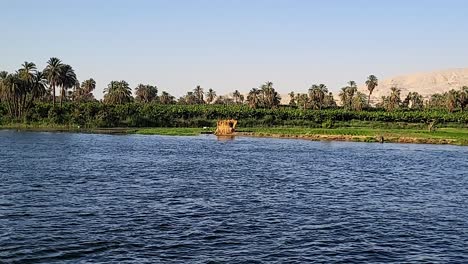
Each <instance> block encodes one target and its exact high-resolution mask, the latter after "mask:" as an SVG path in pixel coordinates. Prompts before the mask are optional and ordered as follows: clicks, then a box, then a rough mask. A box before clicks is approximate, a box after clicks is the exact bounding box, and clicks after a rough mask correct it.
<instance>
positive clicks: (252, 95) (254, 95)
mask: <svg viewBox="0 0 468 264" xmlns="http://www.w3.org/2000/svg"><path fill="white" fill-rule="evenodd" d="M259 95H260V91H259V90H258V89H257V88H252V89H251V90H250V92H249V94H248V95H247V102H248V104H249V106H250V107H251V108H257V107H258V106H259V103H260V98H259Z"/></svg>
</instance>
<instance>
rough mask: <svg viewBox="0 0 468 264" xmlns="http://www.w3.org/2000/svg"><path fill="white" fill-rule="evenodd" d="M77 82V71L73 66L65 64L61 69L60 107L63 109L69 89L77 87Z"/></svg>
mask: <svg viewBox="0 0 468 264" xmlns="http://www.w3.org/2000/svg"><path fill="white" fill-rule="evenodd" d="M76 82H77V78H76V74H75V71H74V70H73V68H72V66H70V65H68V64H64V65H63V66H62V67H61V74H60V79H59V84H60V86H61V89H60V107H62V101H63V99H64V98H65V97H66V95H67V91H68V89H71V88H73V87H74V86H75V84H76Z"/></svg>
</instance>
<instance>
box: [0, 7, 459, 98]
mask: <svg viewBox="0 0 468 264" xmlns="http://www.w3.org/2000/svg"><path fill="white" fill-rule="evenodd" d="M0 7H1V9H2V12H1V14H0V25H2V31H1V38H0V69H1V70H7V71H13V70H15V69H17V68H18V67H19V66H20V64H21V63H22V62H23V61H25V60H27V61H33V62H35V63H36V64H37V65H38V66H39V67H41V68H42V67H44V66H45V62H46V61H47V59H48V58H50V57H53V56H54V57H59V58H61V59H62V60H63V61H64V62H65V63H68V64H71V65H72V66H73V67H74V68H75V70H76V72H77V74H78V77H79V78H80V79H81V80H84V79H87V78H90V77H93V78H94V79H95V80H96V81H97V83H98V89H97V91H96V93H95V94H96V96H97V97H98V98H101V97H102V90H103V88H104V87H105V86H106V85H107V83H109V81H111V80H121V79H124V80H127V81H128V82H129V83H130V84H131V86H132V87H135V86H136V85H137V84H138V83H150V84H155V85H157V86H158V87H159V89H160V91H161V90H167V91H169V92H170V93H172V94H174V95H177V96H179V95H182V94H183V93H185V92H186V91H187V90H191V89H193V88H194V87H195V86H196V85H197V84H200V85H202V87H204V88H205V89H208V88H213V89H215V90H216V91H217V92H218V94H224V93H228V92H232V91H233V90H235V89H238V90H240V91H241V92H247V91H248V90H249V89H250V88H252V87H256V86H259V85H260V84H261V83H262V82H265V81H267V80H270V81H273V83H274V85H275V87H276V88H277V89H278V90H279V91H280V92H281V93H283V94H284V93H287V92H289V91H291V90H295V91H301V90H302V91H306V90H307V88H308V87H309V86H310V85H311V84H313V83H325V84H327V85H328V86H329V88H331V89H332V90H334V91H336V90H338V89H339V88H340V87H342V86H343V85H344V84H345V83H346V82H347V81H348V80H356V81H357V82H358V83H363V82H364V80H365V77H366V76H367V75H369V74H375V75H377V76H378V77H380V78H381V79H384V78H386V77H391V76H394V75H398V74H405V73H412V72H421V71H428V70H438V69H445V68H460V67H468V61H467V59H468V13H467V11H468V1H464V0H458V1H457V0H444V1H443V0H411V1H410V0H406V1H403V0H392V1H390V0H388V1H386V0H382V1H380V0H379V1H375V0H374V1H371V0H368V1H367V0H366V1H364V0H353V1H349V0H329V1H324V0H323V1H322V0H316V1H314V0H303V1H301V0H281V1H280V0H237V1H234V0H125V1H124V0H107V1H106V0H80V1H65V0H41V1H36V0H0Z"/></svg>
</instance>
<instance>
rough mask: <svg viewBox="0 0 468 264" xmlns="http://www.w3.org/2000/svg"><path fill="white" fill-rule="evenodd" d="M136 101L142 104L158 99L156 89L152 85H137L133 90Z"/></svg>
mask: <svg viewBox="0 0 468 264" xmlns="http://www.w3.org/2000/svg"><path fill="white" fill-rule="evenodd" d="M135 95H136V99H137V100H138V101H140V102H143V103H149V102H151V101H153V100H156V99H157V97H158V88H157V87H156V86H152V85H149V84H147V85H144V84H139V85H138V86H137V87H136V88H135Z"/></svg>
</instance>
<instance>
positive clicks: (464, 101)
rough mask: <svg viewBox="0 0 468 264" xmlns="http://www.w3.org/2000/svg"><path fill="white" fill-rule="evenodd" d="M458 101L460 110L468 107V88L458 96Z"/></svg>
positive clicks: (464, 88) (463, 88)
mask: <svg viewBox="0 0 468 264" xmlns="http://www.w3.org/2000/svg"><path fill="white" fill-rule="evenodd" d="M458 101H459V103H460V109H461V110H462V111H463V110H465V107H466V106H467V105H468V86H463V87H462V88H461V90H460V92H459V95H458Z"/></svg>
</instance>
